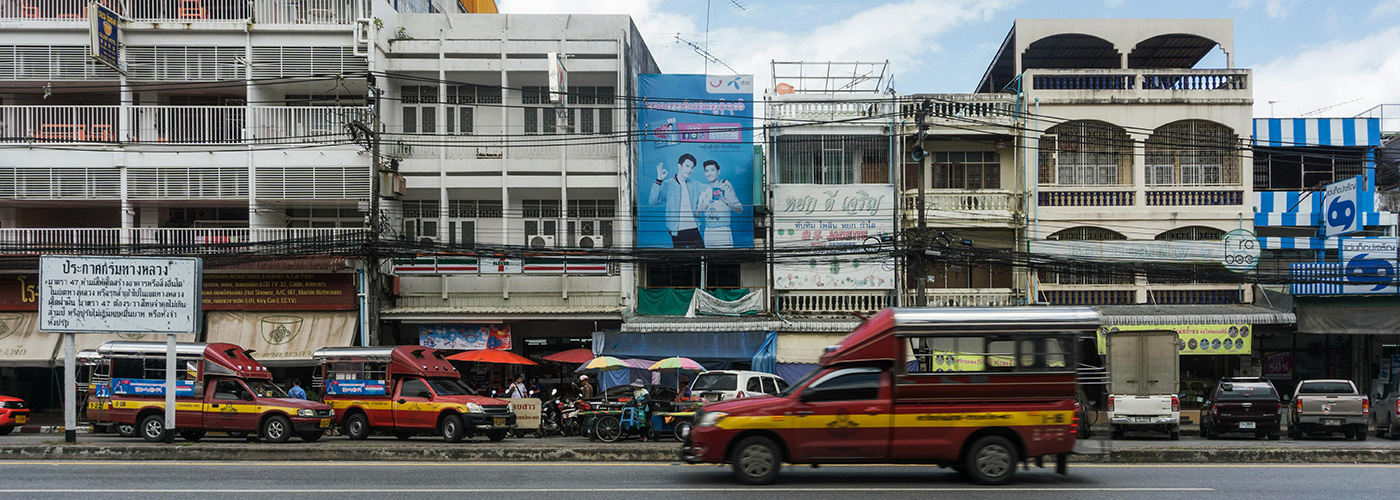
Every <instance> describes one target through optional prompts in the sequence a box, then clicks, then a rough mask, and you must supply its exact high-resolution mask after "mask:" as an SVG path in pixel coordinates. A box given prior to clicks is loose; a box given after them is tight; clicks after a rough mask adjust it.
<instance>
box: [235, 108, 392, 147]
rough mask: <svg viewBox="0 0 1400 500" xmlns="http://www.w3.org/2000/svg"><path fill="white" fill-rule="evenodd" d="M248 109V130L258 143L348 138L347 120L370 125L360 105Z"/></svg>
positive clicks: (368, 114) (329, 141)
mask: <svg viewBox="0 0 1400 500" xmlns="http://www.w3.org/2000/svg"><path fill="white" fill-rule="evenodd" d="M248 113H249V114H248V130H249V131H250V132H252V134H253V137H252V139H253V141H254V142H257V143H260V144H269V143H280V144H288V143H296V144H304V143H331V142H344V141H347V140H349V139H350V132H349V129H348V128H347V126H348V125H349V124H351V123H355V122H359V123H364V124H366V126H371V127H372V125H371V123H372V122H371V119H370V110H369V108H364V107H309V106H286V107H252V108H248Z"/></svg>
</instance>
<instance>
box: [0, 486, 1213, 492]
mask: <svg viewBox="0 0 1400 500" xmlns="http://www.w3.org/2000/svg"><path fill="white" fill-rule="evenodd" d="M674 491H677V489H676V488H383V489H363V488H345V489H316V490H306V489H301V488H297V489H282V488H269V489H224V488H215V489H69V488H55V489H51V490H44V489H23V490H0V493H298V494H312V493H322V494H324V493H571V492H572V493H660V492H674ZM685 491H706V492H725V491H735V492H774V491H823V492H825V491H852V492H856V491H861V492H864V491H891V492H898V491H928V492H933V491H996V492H1008V491H1013V492H1014V491H1029V492H1049V491H1109V492H1112V491H1148V492H1177V491H1215V488H1068V487H1067V488H996V487H988V488H934V487H929V488H870V487H859V488H795V487H782V486H777V487H771V488H763V487H760V488H743V487H731V488H685Z"/></svg>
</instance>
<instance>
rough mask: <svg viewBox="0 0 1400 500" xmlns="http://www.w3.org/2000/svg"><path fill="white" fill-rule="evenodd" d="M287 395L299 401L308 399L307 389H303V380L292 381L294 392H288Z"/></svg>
mask: <svg viewBox="0 0 1400 500" xmlns="http://www.w3.org/2000/svg"><path fill="white" fill-rule="evenodd" d="M287 395H288V396H291V397H294V398H297V399H306V389H302V388H301V379H298V378H294V379H292V390H290V391H287Z"/></svg>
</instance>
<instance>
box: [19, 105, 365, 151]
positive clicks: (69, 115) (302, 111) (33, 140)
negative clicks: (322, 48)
mask: <svg viewBox="0 0 1400 500" xmlns="http://www.w3.org/2000/svg"><path fill="white" fill-rule="evenodd" d="M123 112H125V113H126V116H127V122H128V124H129V125H128V126H129V127H130V131H128V132H127V134H126V136H125V137H122V133H121V128H120V127H121V125H120V119H119V117H120V116H121V113H123ZM368 116H369V110H368V109H367V108H363V107H310V106H302V107H294V106H288V107H263V106H255V107H245V106H128V107H126V108H122V107H121V106H0V120H3V121H0V143H9V144H14V143H26V144H73V143H106V144H111V143H116V142H141V143H149V144H230V143H242V142H244V141H245V137H244V132H245V130H244V128H245V125H246V127H247V132H249V133H251V134H252V136H251V137H249V138H247V139H248V140H251V141H252V142H254V143H258V144H285V143H298V144H305V143H315V144H331V143H344V142H346V141H349V140H350V138H351V136H350V133H349V131H348V130H347V128H346V125H347V124H348V123H351V122H355V121H361V122H363V121H367V120H368Z"/></svg>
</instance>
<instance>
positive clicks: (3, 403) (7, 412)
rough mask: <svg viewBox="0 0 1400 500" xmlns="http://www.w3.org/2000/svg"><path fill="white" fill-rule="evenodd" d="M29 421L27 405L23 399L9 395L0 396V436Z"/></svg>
mask: <svg viewBox="0 0 1400 500" xmlns="http://www.w3.org/2000/svg"><path fill="white" fill-rule="evenodd" d="M28 422H29V405H26V404H24V400H23V399H20V398H14V397H10V396H0V436H4V435H6V434H9V433H11V432H14V431H15V428H16V427H19V426H21V425H24V424H26V423H28Z"/></svg>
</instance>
